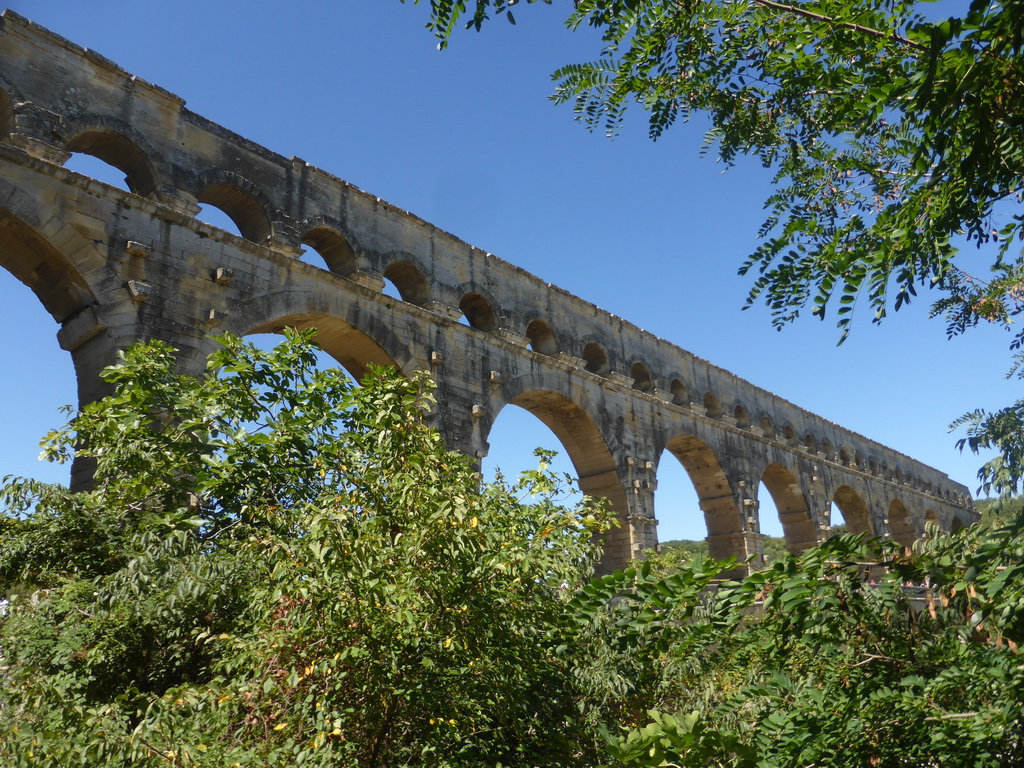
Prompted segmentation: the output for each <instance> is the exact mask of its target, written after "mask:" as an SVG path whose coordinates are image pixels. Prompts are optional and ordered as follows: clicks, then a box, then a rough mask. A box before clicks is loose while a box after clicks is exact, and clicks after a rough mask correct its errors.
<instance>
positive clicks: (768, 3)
mask: <svg viewBox="0 0 1024 768" xmlns="http://www.w3.org/2000/svg"><path fill="white" fill-rule="evenodd" d="M750 2H752V3H756V4H757V5H761V6H764V7H765V8H774V9H775V10H777V11H785V12H786V13H792V14H794V15H796V16H802V17H804V18H805V19H811V20H812V21H820V22H824V23H825V24H831V25H832V26H835V27H842V28H843V29H852V30H853V31H855V32H863V33H864V34H865V35H870V36H871V37H878V38H881V39H883V40H892V41H893V42H896V43H902V44H903V45H906V46H908V47H910V48H914V49H915V50H918V51H927V50H928V47H927V46H925V45H922V44H921V43H918V42H915V41H914V40H911V39H910V38H907V37H904V36H903V35H897V34H896V33H895V32H884V31H883V30H881V29H875V28H873V27H866V26H864V25H863V24H855V23H853V22H852V21H839V20H838V19H836V18H835V17H833V16H826V15H825V14H823V13H815V12H814V11H808V10H806V9H804V8H798V7H797V6H795V5H786V4H785V3H776V2H773V1H772V0H750Z"/></svg>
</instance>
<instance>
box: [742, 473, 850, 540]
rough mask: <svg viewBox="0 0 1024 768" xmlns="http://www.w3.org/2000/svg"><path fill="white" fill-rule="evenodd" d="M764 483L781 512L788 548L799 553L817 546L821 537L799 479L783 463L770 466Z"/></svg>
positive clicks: (762, 480) (780, 519)
mask: <svg viewBox="0 0 1024 768" xmlns="http://www.w3.org/2000/svg"><path fill="white" fill-rule="evenodd" d="M761 482H762V483H764V486H765V487H766V488H767V489H768V493H770V494H771V496H772V501H774V502H775V508H776V509H777V510H778V511H779V521H780V522H781V523H782V532H783V535H784V536H785V539H786V549H788V550H789V551H790V552H792V553H793V554H799V553H801V552H803V551H804V550H805V549H808V548H810V547H813V546H815V545H816V544H817V543H818V536H817V531H816V530H815V525H814V519H813V517H812V516H811V508H810V505H809V504H808V503H807V499H806V498H805V497H804V492H803V490H802V489H801V488H800V483H799V481H798V480H797V479H796V476H795V475H794V474H793V473H792V472H790V471H789V470H788V469H787V468H786V467H784V466H782V465H781V464H769V465H768V466H767V467H766V468H765V470H764V472H763V473H762V474H761ZM840 509H842V507H840ZM844 517H845V514H844Z"/></svg>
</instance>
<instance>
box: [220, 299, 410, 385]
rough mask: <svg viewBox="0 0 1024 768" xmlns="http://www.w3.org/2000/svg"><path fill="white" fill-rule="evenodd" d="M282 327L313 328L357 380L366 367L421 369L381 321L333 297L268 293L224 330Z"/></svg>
mask: <svg viewBox="0 0 1024 768" xmlns="http://www.w3.org/2000/svg"><path fill="white" fill-rule="evenodd" d="M285 328H315V329H316V330H317V336H316V342H317V344H319V345H320V347H321V348H322V349H323V350H324V351H325V352H326V353H327V354H329V355H330V356H331V357H333V358H334V359H335V360H337V361H338V363H339V364H340V365H341V366H342V367H343V368H345V370H347V371H348V372H349V373H350V374H352V377H353V378H355V379H356V380H357V381H360V380H362V378H363V377H364V376H365V375H366V372H367V367H368V366H370V365H379V366H391V367H393V368H397V369H398V370H400V371H402V372H404V373H406V374H409V373H412V371H414V370H417V369H418V368H421V367H423V366H422V364H420V363H419V362H418V361H417V360H416V358H414V356H413V354H412V352H411V350H410V349H409V348H408V347H407V346H406V344H405V343H404V342H403V341H402V340H401V339H400V338H398V336H397V335H396V334H395V333H394V331H393V330H392V329H391V327H390V326H389V325H388V324H387V323H386V322H385V321H383V320H381V319H380V318H378V317H377V316H376V315H375V314H373V313H372V312H370V311H367V309H366V307H364V306H361V305H360V304H359V303H358V302H356V301H351V300H346V299H344V298H341V297H339V294H337V293H332V294H330V295H323V294H320V293H312V292H307V291H280V292H278V293H272V294H269V295H267V296H262V297H260V298H257V299H252V300H250V301H248V302H246V303H245V304H242V305H240V306H239V307H237V308H236V309H235V310H234V311H233V312H232V313H231V314H230V315H229V316H228V318H227V322H225V324H224V326H223V330H224V331H228V332H230V333H234V334H235V335H237V336H247V335H249V334H253V333H280V332H281V331H283V330H284V329H285Z"/></svg>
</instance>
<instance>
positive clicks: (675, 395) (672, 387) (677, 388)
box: [668, 378, 690, 405]
mask: <svg viewBox="0 0 1024 768" xmlns="http://www.w3.org/2000/svg"><path fill="white" fill-rule="evenodd" d="M668 391H669V395H670V396H671V397H672V402H673V404H675V405H689V404H690V393H689V392H688V391H687V389H686V385H685V384H684V383H683V380H682V379H678V378H677V379H672V383H671V384H669V390H668Z"/></svg>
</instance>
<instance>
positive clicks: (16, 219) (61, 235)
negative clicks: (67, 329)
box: [0, 179, 107, 323]
mask: <svg viewBox="0 0 1024 768" xmlns="http://www.w3.org/2000/svg"><path fill="white" fill-rule="evenodd" d="M0 200H2V201H4V202H3V203H2V204H0V243H2V244H3V247H2V248H0V267H2V268H4V269H6V270H7V271H8V272H10V273H11V274H13V275H14V276H15V277H16V278H17V279H18V280H19V281H21V282H22V283H24V284H25V285H26V286H28V287H29V288H30V289H32V291H33V292H34V293H35V294H36V296H37V298H38V299H39V301H40V302H41V303H42V304H43V306H44V307H45V308H46V311H47V312H49V313H50V314H51V315H52V316H53V319H54V320H56V321H57V322H58V323H63V322H65V321H66V320H68V319H70V318H72V317H74V316H76V315H78V314H79V313H80V312H82V311H83V310H85V309H87V308H88V307H90V306H92V305H93V304H95V303H96V297H95V295H94V292H93V289H92V287H91V285H90V280H91V278H92V276H93V275H97V274H102V275H103V276H104V277H105V276H106V272H107V269H106V261H105V260H104V258H103V256H102V255H101V254H100V253H99V252H98V251H97V250H96V246H95V245H94V244H93V243H92V242H90V241H89V240H87V239H85V238H84V237H82V236H81V235H80V234H79V232H78V230H76V229H74V228H73V227H72V226H71V225H70V224H68V223H66V222H65V221H64V220H63V219H62V218H61V217H60V215H59V214H58V213H57V212H56V211H55V210H54V209H53V208H51V207H50V206H49V205H47V204H45V203H43V202H41V201H39V200H37V199H35V198H33V197H31V196H30V195H28V194H27V193H26V192H24V191H23V190H22V189H20V188H19V187H17V186H15V185H13V184H11V183H10V182H8V181H7V180H5V179H0Z"/></svg>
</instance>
